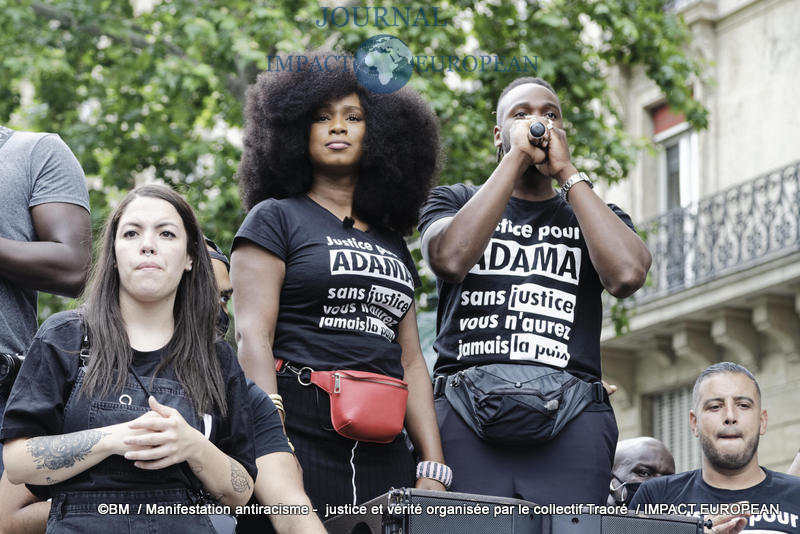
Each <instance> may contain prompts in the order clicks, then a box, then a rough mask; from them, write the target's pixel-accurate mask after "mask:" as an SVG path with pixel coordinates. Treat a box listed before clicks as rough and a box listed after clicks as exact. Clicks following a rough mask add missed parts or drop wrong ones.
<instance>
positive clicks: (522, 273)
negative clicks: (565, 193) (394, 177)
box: [419, 184, 633, 380]
mask: <svg viewBox="0 0 800 534" xmlns="http://www.w3.org/2000/svg"><path fill="white" fill-rule="evenodd" d="M478 189H479V187H477V186H468V185H464V184H457V185H454V186H443V187H437V188H435V189H434V190H433V192H432V193H431V196H430V198H429V199H428V202H427V203H426V204H425V206H424V207H423V209H422V215H421V218H420V226H419V228H420V232H422V233H424V232H425V230H427V228H428V227H429V226H430V225H431V224H432V223H433V222H435V221H437V220H438V219H441V218H442V217H452V216H454V215H455V214H456V213H457V212H458V210H459V209H461V207H463V206H464V204H466V203H467V201H468V200H469V199H470V198H472V196H473V195H474V194H475V193H476V192H477V191H478ZM609 207H610V208H611V209H612V210H613V211H614V213H616V214H617V216H619V218H620V219H621V220H622V221H623V222H624V223H625V224H626V225H627V226H628V227H630V228H631V230H633V223H632V222H631V219H630V217H629V216H628V215H627V214H625V213H624V212H623V211H622V210H620V209H619V208H618V207H617V206H615V205H613V204H609ZM436 285H437V289H438V291H439V307H438V316H437V332H438V335H437V337H436V341H435V343H434V348H435V349H436V352H437V353H438V359H437V361H436V370H437V371H439V372H444V373H450V372H453V371H455V370H457V369H459V368H463V367H468V366H473V365H480V364H486V363H496V362H508V361H512V362H529V363H540V364H546V365H550V366H553V367H559V368H566V369H567V370H568V371H570V372H572V373H573V374H575V375H577V376H579V377H581V378H584V379H592V378H593V379H598V380H599V379H600V375H601V371H600V328H601V324H602V316H603V309H602V303H601V301H600V294H601V293H602V291H603V286H602V284H601V283H600V278H599V277H598V275H597V271H595V269H594V266H593V265H592V262H591V260H590V259H589V252H588V249H587V248H586V242H585V240H584V238H583V233H582V231H581V229H580V227H579V226H578V220H577V218H576V217H575V213H574V212H573V211H572V207H571V206H570V205H569V204H568V203H567V202H566V201H565V200H564V199H563V198H561V196H560V195H556V196H555V197H553V198H551V199H549V200H544V201H540V202H531V201H527V200H522V199H519V198H515V197H511V198H510V199H509V201H508V204H507V205H506V208H505V210H504V211H503V216H502V218H501V220H500V223H499V224H498V225H497V228H496V229H495V232H494V235H493V236H492V237H491V239H490V240H489V244H488V245H487V247H486V250H484V253H483V256H482V257H481V259H480V260H478V263H477V264H475V265H474V266H473V267H472V269H470V271H469V273H468V274H467V276H466V278H464V280H463V281H462V282H461V283H460V284H448V283H446V282H443V281H441V280H439V279H437V281H436Z"/></svg>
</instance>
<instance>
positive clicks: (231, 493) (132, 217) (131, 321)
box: [1, 185, 255, 533]
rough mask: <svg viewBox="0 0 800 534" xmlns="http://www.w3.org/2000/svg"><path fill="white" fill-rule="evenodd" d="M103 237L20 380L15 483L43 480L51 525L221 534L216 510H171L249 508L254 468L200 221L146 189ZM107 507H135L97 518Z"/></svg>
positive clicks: (14, 407)
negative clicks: (76, 304)
mask: <svg viewBox="0 0 800 534" xmlns="http://www.w3.org/2000/svg"><path fill="white" fill-rule="evenodd" d="M101 246H102V249H101V251H100V257H99V260H98V263H97V265H96V266H95V269H94V271H93V275H92V280H91V282H90V286H89V288H88V290H87V292H86V297H85V304H84V305H83V306H82V307H81V308H79V309H78V310H75V311H67V312H61V313H58V314H55V315H53V316H52V317H50V318H49V319H48V320H47V321H45V323H44V324H43V325H42V327H41V328H40V329H39V332H38V333H37V334H36V337H35V339H34V341H33V343H32V345H31V347H30V349H29V351H28V353H27V356H26V360H25V363H24V365H23V367H22V369H21V371H20V374H19V376H18V378H17V380H16V383H15V384H14V388H13V390H12V393H11V397H10V401H9V404H8V408H7V411H6V418H5V420H4V423H3V429H2V434H1V437H2V439H4V440H5V443H6V446H5V448H4V455H5V460H6V463H7V467H8V469H7V472H8V476H9V479H10V480H11V481H12V482H14V483H22V482H24V483H27V484H31V485H36V486H47V487H46V488H41V487H37V488H35V489H36V492H37V494H38V495H39V496H40V497H45V496H52V498H53V501H52V505H51V512H50V517H49V519H48V532H51V531H52V532H73V531H79V530H81V529H89V530H92V531H95V532H128V531H142V530H143V529H146V528H156V529H157V530H164V531H166V530H167V529H169V530H170V531H171V532H190V531H191V532H192V533H198V532H216V530H215V529H214V527H212V526H211V523H210V521H211V520H210V519H209V515H208V514H193V515H186V516H179V515H171V514H170V510H172V514H180V513H181V510H184V513H185V509H182V508H181V506H182V505H193V504H195V505H196V504H203V503H221V504H227V505H238V504H244V503H245V502H247V500H248V498H249V497H250V495H251V493H252V487H253V478H254V476H255V465H254V463H255V462H254V451H253V439H252V436H253V429H252V428H253V427H252V417H251V411H250V405H249V402H248V398H247V392H246V386H245V379H244V375H243V373H242V371H241V369H240V368H239V366H238V364H237V361H236V357H235V355H234V354H233V351H232V349H231V348H230V346H228V345H226V344H225V343H224V342H221V341H215V323H216V320H217V316H218V312H219V305H218V299H217V295H216V289H215V283H214V278H213V274H212V268H211V264H210V260H209V256H208V253H207V252H206V249H205V241H204V239H203V235H202V233H201V231H200V226H199V224H198V222H197V219H196V217H195V215H194V213H193V212H192V209H191V207H190V206H189V204H188V203H187V202H186V201H185V200H184V199H183V198H182V197H181V196H180V195H178V194H177V193H175V192H174V191H172V190H171V189H169V188H167V187H164V186H158V185H147V186H142V187H139V188H137V189H135V190H133V191H131V192H130V193H128V195H127V196H126V197H125V198H124V199H123V200H122V202H121V203H120V204H119V206H118V207H117V208H116V209H115V210H114V212H113V214H112V215H111V217H110V219H109V221H108V223H107V226H106V229H105V234H104V237H103V240H102V245H101ZM32 487H33V486H32ZM110 503H114V504H120V505H125V506H126V507H125V508H122V509H123V510H129V511H131V513H132V514H135V515H131V516H130V517H127V516H124V515H113V514H112V515H103V513H104V512H106V513H107V512H108V509H107V505H108V504H110ZM153 505H156V506H159V505H164V507H162V508H153ZM104 507H105V509H104ZM165 511H166V512H165ZM212 511H213V510H212ZM156 514H158V515H156ZM162 514H164V515H162Z"/></svg>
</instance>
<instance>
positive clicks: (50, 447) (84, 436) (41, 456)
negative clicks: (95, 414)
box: [27, 430, 111, 470]
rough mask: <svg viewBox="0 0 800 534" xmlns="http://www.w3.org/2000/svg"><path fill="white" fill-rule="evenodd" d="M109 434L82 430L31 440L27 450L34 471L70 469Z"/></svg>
mask: <svg viewBox="0 0 800 534" xmlns="http://www.w3.org/2000/svg"><path fill="white" fill-rule="evenodd" d="M109 434H111V432H101V431H99V430H82V431H80V432H73V433H72V434H64V435H63V436H42V437H38V438H31V439H29V440H28V442H27V449H28V452H29V453H30V455H31V456H32V457H33V461H34V463H35V464H36V469H52V470H56V469H61V468H63V467H72V466H73V465H75V462H78V461H80V460H83V459H84V458H86V455H87V454H89V452H90V451H91V450H92V447H94V446H95V445H96V444H97V442H98V441H100V440H101V439H102V438H103V436H107V435H109Z"/></svg>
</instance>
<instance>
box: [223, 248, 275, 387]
mask: <svg viewBox="0 0 800 534" xmlns="http://www.w3.org/2000/svg"><path fill="white" fill-rule="evenodd" d="M285 275H286V264H285V263H284V262H283V260H281V259H280V258H278V257H277V256H275V255H274V254H271V253H269V252H267V251H266V250H264V249H263V248H261V247H259V246H258V245H255V244H253V243H250V242H243V243H241V244H239V245H238V246H237V247H236V249H235V250H234V251H233V253H232V254H231V282H232V283H233V294H234V298H233V310H234V317H236V343H237V345H238V347H239V350H238V356H239V364H240V365H241V366H242V369H243V370H244V373H245V375H247V376H248V378H250V380H252V381H253V382H255V383H256V384H258V386H259V387H260V388H261V389H263V390H264V391H266V392H267V393H277V392H278V385H277V382H276V380H275V360H274V357H273V355H272V344H273V342H274V340H275V325H276V324H277V321H278V304H279V302H280V295H281V288H282V287H283V279H284V277H285Z"/></svg>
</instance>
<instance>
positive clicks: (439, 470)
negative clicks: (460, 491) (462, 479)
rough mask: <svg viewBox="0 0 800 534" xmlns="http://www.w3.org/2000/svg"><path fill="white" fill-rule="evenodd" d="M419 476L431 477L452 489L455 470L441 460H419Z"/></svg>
mask: <svg viewBox="0 0 800 534" xmlns="http://www.w3.org/2000/svg"><path fill="white" fill-rule="evenodd" d="M417 478H430V479H431V480H435V481H437V482H441V483H442V485H443V486H444V487H445V488H447V489H450V484H452V483H453V470H452V469H450V468H449V467H448V466H446V465H444V464H440V463H439V462H430V461H425V462H419V463H418V464H417Z"/></svg>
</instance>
